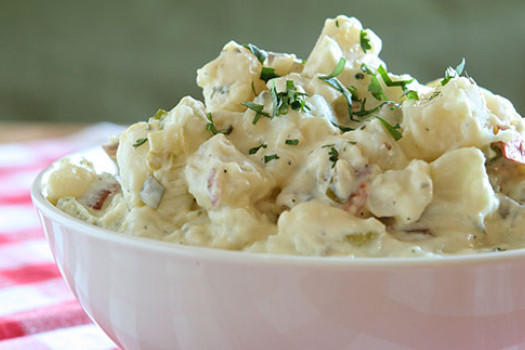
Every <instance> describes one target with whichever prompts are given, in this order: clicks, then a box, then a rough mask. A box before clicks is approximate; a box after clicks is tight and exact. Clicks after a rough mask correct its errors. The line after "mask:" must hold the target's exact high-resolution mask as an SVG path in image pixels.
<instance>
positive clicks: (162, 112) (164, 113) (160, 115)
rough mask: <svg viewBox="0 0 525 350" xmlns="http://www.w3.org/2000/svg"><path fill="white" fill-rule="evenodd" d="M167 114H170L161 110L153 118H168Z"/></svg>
mask: <svg viewBox="0 0 525 350" xmlns="http://www.w3.org/2000/svg"><path fill="white" fill-rule="evenodd" d="M167 114H168V112H166V111H165V110H163V109H159V110H158V111H157V113H155V115H154V116H153V117H152V118H153V119H162V117H164V116H166V115H167Z"/></svg>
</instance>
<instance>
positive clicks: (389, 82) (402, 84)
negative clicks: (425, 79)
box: [377, 66, 414, 90]
mask: <svg viewBox="0 0 525 350" xmlns="http://www.w3.org/2000/svg"><path fill="white" fill-rule="evenodd" d="M377 72H378V73H379V75H380V76H381V78H382V79H383V81H384V82H385V85H386V86H400V87H401V88H402V89H403V90H406V88H407V84H410V83H411V82H413V81H414V79H409V80H398V81H392V79H391V78H390V76H389V75H388V72H387V71H386V69H385V67H383V66H379V67H378V68H377Z"/></svg>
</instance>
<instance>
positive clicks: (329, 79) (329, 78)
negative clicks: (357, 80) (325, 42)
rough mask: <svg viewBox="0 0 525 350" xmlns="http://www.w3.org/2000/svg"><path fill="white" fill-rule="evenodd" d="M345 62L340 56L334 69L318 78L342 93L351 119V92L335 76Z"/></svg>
mask: <svg viewBox="0 0 525 350" xmlns="http://www.w3.org/2000/svg"><path fill="white" fill-rule="evenodd" d="M345 64H346V60H345V59H344V57H341V58H340V59H339V62H338V63H337V66H336V67H335V69H334V71H333V72H332V73H330V74H328V75H325V76H320V77H319V79H321V80H323V81H324V82H326V83H327V84H328V85H330V86H331V87H333V88H334V89H336V90H337V91H339V92H340V93H342V94H343V96H344V98H345V99H346V102H347V104H348V116H349V117H350V119H351V120H354V119H353V118H352V93H351V92H350V91H349V90H348V89H347V88H346V87H345V86H344V85H343V84H341V82H340V81H339V80H338V79H337V78H336V77H337V76H338V75H339V74H341V72H342V71H343V69H344V68H345ZM337 126H338V127H339V125H337Z"/></svg>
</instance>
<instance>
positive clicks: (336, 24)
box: [335, 19, 339, 28]
mask: <svg viewBox="0 0 525 350" xmlns="http://www.w3.org/2000/svg"><path fill="white" fill-rule="evenodd" d="M335 26H336V28H339V20H338V19H336V20H335Z"/></svg>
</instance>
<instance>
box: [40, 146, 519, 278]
mask: <svg viewBox="0 0 525 350" xmlns="http://www.w3.org/2000/svg"><path fill="white" fill-rule="evenodd" d="M75 154H77V155H78V154H82V151H81V152H78V153H75ZM68 157H69V156H66V157H63V158H61V159H59V160H57V161H55V162H53V163H52V164H51V165H49V166H47V167H46V168H44V169H43V170H42V171H40V173H39V174H38V175H37V177H36V178H35V179H34V181H33V183H32V186H31V199H32V201H33V204H34V206H35V207H36V209H37V211H38V212H39V214H40V215H43V216H46V217H47V218H49V219H51V220H52V221H55V222H58V223H60V224H62V225H65V226H67V227H69V228H71V229H73V230H75V231H78V232H82V233H83V234H85V235H87V236H90V237H91V238H95V239H99V240H105V241H108V242H112V243H115V244H118V245H124V246H127V247H132V248H136V249H140V250H148V251H150V252H157V253H160V254H170V255H181V256H185V257H188V258H193V259H195V260H206V261H217V262H227V263H228V262H229V263H241V264H256V265H258V264H272V265H280V266H290V265H291V266H305V267H314V268H315V267H319V268H326V267H330V268H345V269H348V268H356V267H358V268H363V267H369V268H383V269H384V268H392V267H403V268H429V267H432V268H435V267H447V266H448V267H450V266H459V265H462V266H463V265H485V264H494V263H498V264H499V263H510V262H513V261H516V260H523V261H524V262H525V248H518V249H511V250H506V251H501V252H480V253H474V254H463V255H461V254H458V255H441V256H424V257H351V258H348V257H344V256H343V257H316V256H301V255H281V254H270V253H254V252H246V251H236V250H227V249H220V248H211V247H201V246H190V245H182V244H178V243H175V242H168V241H161V240H156V239H153V238H147V237H141V236H134V235H129V234H124V233H119V232H116V231H111V230H108V229H105V228H102V227H98V226H95V225H92V224H89V223H87V222H84V221H82V220H80V219H77V218H75V217H73V216H70V215H68V214H67V213H65V212H63V211H61V210H60V209H58V208H56V207H55V206H54V205H53V204H51V203H50V202H49V201H48V200H47V199H46V198H45V196H44V194H43V188H44V187H43V185H44V181H43V180H44V177H45V176H46V175H47V174H48V173H49V172H51V171H52V170H53V167H54V166H55V165H56V163H58V162H59V161H60V160H62V159H64V158H68ZM41 219H42V218H41ZM46 238H47V240H48V242H49V235H48V234H47V233H46Z"/></svg>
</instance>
